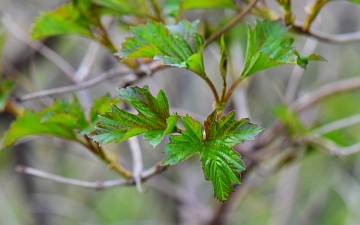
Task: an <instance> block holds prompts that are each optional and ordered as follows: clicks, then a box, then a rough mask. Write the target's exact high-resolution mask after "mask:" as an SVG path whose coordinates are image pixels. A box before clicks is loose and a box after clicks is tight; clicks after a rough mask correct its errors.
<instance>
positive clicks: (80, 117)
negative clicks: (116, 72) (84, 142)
mask: <svg viewBox="0 0 360 225" xmlns="http://www.w3.org/2000/svg"><path fill="white" fill-rule="evenodd" d="M117 102H119V100H118V99H111V98H110V95H105V96H103V97H101V98H100V99H98V100H96V101H95V104H94V106H93V107H92V109H91V110H90V121H87V120H86V116H85V114H84V110H83V109H82V108H81V105H80V103H79V101H78V100H77V98H76V97H74V99H73V103H69V102H66V101H59V100H57V101H55V103H54V104H53V105H52V106H50V107H47V108H45V109H44V110H43V111H41V112H33V111H31V110H26V111H25V113H24V115H23V116H20V117H18V118H17V119H16V120H15V122H13V123H12V124H11V126H10V129H9V130H8V131H7V133H5V135H4V137H3V139H2V145H1V148H6V147H8V146H10V145H12V144H14V143H15V142H16V141H17V140H19V139H21V138H24V137H26V136H29V135H51V136H55V137H60V138H64V139H69V140H73V141H77V140H78V138H77V133H81V134H88V132H89V131H90V129H92V128H93V126H94V124H96V123H97V122H98V118H97V117H95V116H94V115H95V114H96V115H97V114H100V113H103V112H104V111H105V110H106V109H107V108H108V107H106V106H108V105H109V104H111V103H117Z"/></svg>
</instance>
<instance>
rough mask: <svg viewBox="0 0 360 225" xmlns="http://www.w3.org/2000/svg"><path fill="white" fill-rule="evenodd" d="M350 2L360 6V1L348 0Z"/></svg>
mask: <svg viewBox="0 0 360 225" xmlns="http://www.w3.org/2000/svg"><path fill="white" fill-rule="evenodd" d="M348 1H349V2H353V3H355V4H359V5H360V0H348Z"/></svg>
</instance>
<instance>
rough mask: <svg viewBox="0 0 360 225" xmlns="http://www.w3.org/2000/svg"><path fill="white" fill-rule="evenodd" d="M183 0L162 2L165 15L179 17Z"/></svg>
mask: <svg viewBox="0 0 360 225" xmlns="http://www.w3.org/2000/svg"><path fill="white" fill-rule="evenodd" d="M180 4H181V0H167V1H166V2H164V3H163V4H162V7H163V10H164V15H165V16H172V17H178V16H179V14H180V12H181V10H180Z"/></svg>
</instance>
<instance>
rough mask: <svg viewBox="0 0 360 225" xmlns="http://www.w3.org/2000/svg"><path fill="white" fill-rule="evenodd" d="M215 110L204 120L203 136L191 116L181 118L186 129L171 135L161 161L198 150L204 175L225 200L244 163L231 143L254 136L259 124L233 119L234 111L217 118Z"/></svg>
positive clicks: (178, 158)
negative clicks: (178, 133) (179, 133)
mask: <svg viewBox="0 0 360 225" xmlns="http://www.w3.org/2000/svg"><path fill="white" fill-rule="evenodd" d="M216 115H217V110H214V111H213V112H212V113H211V114H210V115H209V116H208V118H207V120H206V121H205V122H204V126H205V134H206V137H205V138H203V133H202V128H201V125H200V123H199V122H198V121H194V120H193V119H192V118H191V117H190V116H188V115H187V116H186V117H183V118H181V119H182V122H183V123H184V126H185V128H186V130H185V131H183V132H182V133H181V135H170V143H169V144H167V145H166V147H165V148H164V152H165V153H166V156H165V158H164V160H163V162H162V164H163V165H167V164H170V165H172V164H175V163H178V162H181V161H183V160H186V159H188V158H189V157H191V156H193V155H195V154H200V158H201V162H202V166H203V170H204V175H205V178H206V179H209V180H211V182H212V183H213V186H214V194H215V197H216V198H218V199H219V200H221V201H226V200H227V198H228V196H229V193H230V192H232V191H233V190H234V188H233V187H232V185H233V184H240V175H239V173H240V171H242V170H244V169H245V165H244V164H243V162H242V161H241V160H240V157H241V156H240V154H239V153H237V152H235V151H234V150H233V149H232V147H233V146H234V145H236V144H238V143H240V142H243V141H246V140H253V138H254V136H256V135H257V134H258V133H260V132H261V131H262V128H259V127H258V126H256V125H254V124H251V123H249V119H241V120H235V113H234V112H230V113H229V114H228V115H226V116H224V117H222V118H221V119H220V120H219V121H216Z"/></svg>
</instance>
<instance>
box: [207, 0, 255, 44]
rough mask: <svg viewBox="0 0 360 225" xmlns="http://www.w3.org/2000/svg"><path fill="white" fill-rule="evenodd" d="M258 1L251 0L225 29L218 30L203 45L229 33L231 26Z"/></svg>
mask: <svg viewBox="0 0 360 225" xmlns="http://www.w3.org/2000/svg"><path fill="white" fill-rule="evenodd" d="M257 2H258V0H252V1H251V2H250V3H249V4H248V5H247V6H246V7H245V8H243V10H241V11H240V12H239V13H238V14H237V15H236V16H235V17H234V18H233V19H232V20H231V21H230V22H229V23H228V24H227V25H226V26H225V27H223V28H222V29H220V30H218V31H217V32H216V33H214V34H213V35H211V36H210V37H209V38H208V39H207V40H206V43H205V45H209V44H210V43H211V42H213V41H215V40H216V39H218V38H219V37H221V35H223V34H224V33H226V32H227V31H229V30H230V29H231V28H232V27H233V26H235V25H236V24H237V23H238V22H239V21H240V20H241V19H242V18H243V17H244V16H245V15H246V14H247V13H249V12H250V10H251V9H252V8H253V7H254V6H255V5H256V3H257Z"/></svg>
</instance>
